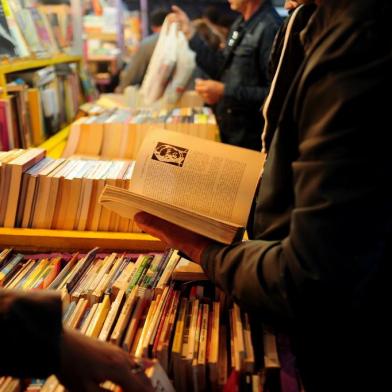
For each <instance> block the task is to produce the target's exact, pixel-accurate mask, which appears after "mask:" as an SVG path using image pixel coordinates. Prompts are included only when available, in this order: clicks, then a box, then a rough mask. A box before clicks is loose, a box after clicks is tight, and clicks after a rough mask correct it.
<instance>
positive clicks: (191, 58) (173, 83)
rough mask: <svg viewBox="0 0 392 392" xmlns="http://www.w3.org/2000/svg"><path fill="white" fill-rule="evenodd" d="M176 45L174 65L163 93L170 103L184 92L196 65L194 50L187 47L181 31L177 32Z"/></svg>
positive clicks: (175, 100)
mask: <svg viewBox="0 0 392 392" xmlns="http://www.w3.org/2000/svg"><path fill="white" fill-rule="evenodd" d="M176 45H177V50H176V67H175V70H174V73H173V76H172V78H171V80H170V82H169V84H168V85H167V87H166V90H165V94H164V98H165V100H166V102H168V103H172V104H174V103H176V102H177V101H178V100H179V99H180V98H181V95H182V94H183V93H184V92H185V90H186V88H187V86H188V84H189V81H190V79H191V77H192V75H193V73H194V71H195V67H196V61H195V56H196V55H195V52H193V51H192V50H191V49H190V48H189V45H188V41H187V39H186V38H185V35H184V33H183V32H182V31H179V32H178V33H177V36H176Z"/></svg>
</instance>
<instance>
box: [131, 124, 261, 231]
mask: <svg viewBox="0 0 392 392" xmlns="http://www.w3.org/2000/svg"><path fill="white" fill-rule="evenodd" d="M263 162H264V158H263V155H262V154H261V153H259V152H256V151H252V150H248V149H244V148H240V147H235V146H231V145H228V144H223V143H217V142H213V141H209V140H205V139H200V138H196V137H192V136H189V135H184V134H181V133H177V132H171V131H167V130H154V131H152V132H150V134H149V135H148V136H146V138H145V140H144V142H143V144H142V146H141V148H140V150H139V154H138V157H137V160H136V167H135V171H134V174H133V176H132V181H131V191H132V192H135V193H138V194H140V195H144V196H147V197H150V198H152V199H156V200H160V201H163V202H166V203H168V204H172V205H174V206H177V207H182V208H185V209H188V210H192V211H195V212H198V213H200V214H203V215H207V216H210V217H212V218H215V219H220V220H224V221H228V222H232V223H235V224H238V225H240V226H246V222H247V220H248V215H249V210H250V207H251V203H252V200H253V196H254V193H255V190H256V186H257V183H258V180H259V178H260V174H261V171H262V167H263Z"/></svg>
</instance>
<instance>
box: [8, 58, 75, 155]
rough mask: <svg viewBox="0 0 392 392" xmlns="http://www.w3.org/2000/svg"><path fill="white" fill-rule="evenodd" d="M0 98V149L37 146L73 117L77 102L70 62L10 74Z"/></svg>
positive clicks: (73, 72)
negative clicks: (8, 81) (4, 95)
mask: <svg viewBox="0 0 392 392" xmlns="http://www.w3.org/2000/svg"><path fill="white" fill-rule="evenodd" d="M6 90H7V97H5V98H1V99H0V151H1V150H4V151H6V150H9V149H12V148H28V147H30V146H32V145H34V146H38V145H39V144H41V143H42V142H43V141H44V140H45V139H46V138H47V137H48V136H50V135H53V134H54V133H56V132H58V131H59V130H60V129H61V128H62V127H64V126H65V125H66V124H69V123H70V122H71V121H73V119H74V118H75V115H76V113H77V111H78V108H79V103H80V100H81V99H80V96H81V92H80V88H79V76H78V72H77V69H76V66H75V65H74V64H58V65H55V66H50V67H45V68H42V69H40V70H33V71H28V72H19V73H16V74H12V75H11V77H10V83H8V84H7V86H6Z"/></svg>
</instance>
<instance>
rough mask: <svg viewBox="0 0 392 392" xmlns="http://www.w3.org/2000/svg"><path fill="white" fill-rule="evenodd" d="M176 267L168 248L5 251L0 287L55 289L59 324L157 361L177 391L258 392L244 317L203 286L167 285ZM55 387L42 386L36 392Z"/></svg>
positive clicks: (0, 257) (259, 379) (257, 364)
mask: <svg viewBox="0 0 392 392" xmlns="http://www.w3.org/2000/svg"><path fill="white" fill-rule="evenodd" d="M179 260H180V256H179V255H178V253H177V251H176V250H173V249H167V250H166V251H165V252H164V253H158V254H120V253H112V254H100V253H98V249H93V250H92V251H90V252H89V253H88V254H85V255H81V254H79V253H75V254H61V253H56V254H40V255H23V254H20V253H15V252H13V251H12V250H10V249H5V250H3V251H2V252H0V286H2V287H5V288H14V289H18V288H19V289H24V290H29V289H45V288H48V289H55V290H59V291H60V292H61V294H62V298H63V301H64V312H63V323H64V325H66V326H68V327H70V328H74V329H77V330H79V331H81V332H82V333H84V334H86V335H87V336H90V337H94V338H96V339H99V340H102V341H108V342H111V343H112V344H116V345H119V346H120V347H122V348H123V349H124V350H125V351H127V352H129V353H130V354H132V355H134V356H136V357H146V358H155V359H157V360H158V361H159V363H160V364H161V366H162V368H163V369H164V370H165V371H166V373H167V374H168V375H169V377H170V378H171V379H172V380H173V383H174V386H175V388H176V390H178V391H180V390H181V391H206V390H210V391H218V390H222V389H223V387H224V385H225V384H226V382H227V380H228V379H229V377H233V376H232V375H234V376H235V377H236V378H237V387H241V386H243V385H245V386H247V388H250V389H249V390H259V387H261V386H262V385H263V382H264V378H263V377H264V376H263V374H264V370H265V369H263V363H262V358H261V361H260V359H259V358H258V356H257V355H256V354H257V353H258V354H261V353H262V352H263V350H255V348H254V346H253V343H252V332H251V328H250V322H249V317H248V315H247V314H246V313H244V312H242V311H241V310H240V309H239V307H238V306H237V305H235V304H232V303H231V302H230V301H228V298H227V297H225V296H224V295H223V293H222V292H220V291H219V290H218V289H216V288H215V287H213V286H212V285H211V284H210V283H205V284H200V283H197V282H186V283H183V282H176V281H173V280H171V275H172V272H173V270H174V269H175V267H176V264H177V263H178V261H179ZM258 333H260V334H262V331H258ZM260 369H263V371H260ZM56 382H57V380H55V379H54V377H50V378H49V379H48V380H46V381H42V385H41V386H42V390H46V389H45V388H48V387H49V386H48V383H56ZM0 383H1V381H0ZM0 385H1V384H0ZM105 387H106V389H111V390H113V386H111V385H105ZM256 387H257V388H256ZM252 388H253V389H252ZM255 388H256V389H255ZM38 389H40V388H38ZM51 390H53V389H51Z"/></svg>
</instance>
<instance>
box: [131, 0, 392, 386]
mask: <svg viewBox="0 0 392 392" xmlns="http://www.w3.org/2000/svg"><path fill="white" fill-rule="evenodd" d="M391 12H392V4H391V2H390V1H389V0H355V1H354V0H324V1H322V2H321V4H320V5H319V7H318V9H317V11H316V12H315V14H314V15H313V18H312V19H311V21H310V23H309V24H308V26H307V32H306V35H305V36H304V37H303V42H304V44H305V60H304V62H303V63H302V65H301V67H300V70H299V72H298V73H297V75H296V77H295V80H294V83H293V84H292V85H291V87H290V89H289V92H288V97H287V99H286V102H285V105H284V107H283V109H282V112H281V116H280V120H279V124H278V129H277V131H276V132H275V133H274V136H273V140H272V144H271V147H270V150H269V155H268V157H267V161H266V166H265V170H264V174H263V178H262V181H261V187H260V190H259V194H258V198H257V207H256V212H255V230H254V231H255V240H251V241H246V242H243V243H236V244H233V245H231V246H224V245H222V244H218V243H213V242H212V241H211V240H209V239H207V238H205V237H201V236H199V235H197V234H194V233H191V232H188V231H185V230H183V229H180V228H178V227H176V226H174V225H171V224H169V223H166V222H164V221H162V220H159V219H157V218H155V217H152V216H151V215H148V214H145V213H140V214H139V215H137V218H136V219H137V221H138V222H139V224H140V226H141V228H142V229H143V230H145V231H148V232H150V233H151V234H153V235H155V236H157V237H159V238H161V239H163V240H164V241H166V242H167V243H168V244H169V245H170V246H174V247H178V248H180V249H181V250H182V251H183V252H184V253H185V254H187V255H188V256H189V257H191V258H192V259H193V260H195V261H197V262H199V263H201V265H202V266H203V267H204V269H205V271H206V273H207V274H208V276H209V277H210V278H211V280H213V281H214V282H215V283H216V284H217V285H218V286H220V287H221V288H222V289H223V290H225V291H226V292H227V293H229V294H231V295H232V296H233V297H234V299H235V300H236V301H237V302H238V303H239V304H240V305H241V306H242V307H243V308H245V309H247V310H248V311H249V312H250V313H251V314H253V316H256V317H258V318H260V319H263V320H264V321H269V322H270V323H271V324H273V325H274V326H275V327H278V326H283V327H285V328H286V329H287V330H288V332H289V334H290V336H291V340H292V343H293V347H294V349H295V353H296V355H297V359H298V365H299V369H300V372H301V376H302V378H303V382H304V386H305V390H306V391H307V392H313V391H315V392H323V391H328V392H331V391H334V392H336V391H344V392H347V391H356V392H357V391H382V390H385V385H389V378H390V376H389V373H390V366H389V361H388V359H385V355H388V352H389V351H388V350H389V347H390V343H391V322H390V321H389V320H390V316H389V315H388V313H389V312H388V309H389V308H390V303H391V294H390V290H389V282H390V278H391V256H392V252H391V246H392V238H391V237H392V203H391V200H392V194H391V187H390V186H389V183H390V182H391V158H390V156H391V155H390V143H389V139H390V132H389V131H388V128H390V127H391V126H390V108H389V106H390V105H389V100H386V99H385V98H384V97H385V96H388V94H389V92H390V91H391V89H392V73H391V66H392V34H391V29H390V24H389V18H390V15H391Z"/></svg>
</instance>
